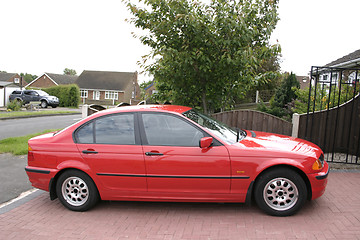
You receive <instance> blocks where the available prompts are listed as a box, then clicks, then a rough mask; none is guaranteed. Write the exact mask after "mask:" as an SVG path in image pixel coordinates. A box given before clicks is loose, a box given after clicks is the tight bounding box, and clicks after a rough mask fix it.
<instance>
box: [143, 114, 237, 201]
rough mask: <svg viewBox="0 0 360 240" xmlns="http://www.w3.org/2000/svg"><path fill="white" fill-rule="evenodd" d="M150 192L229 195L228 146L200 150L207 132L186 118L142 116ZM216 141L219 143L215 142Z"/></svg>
mask: <svg viewBox="0 0 360 240" xmlns="http://www.w3.org/2000/svg"><path fill="white" fill-rule="evenodd" d="M141 117H142V118H141V119H140V121H139V124H140V126H141V134H142V143H143V150H144V155H145V164H146V170H147V182H148V191H149V192H169V193H171V192H173V193H174V192H176V193H184V194H186V193H229V191H230V159H229V154H228V151H227V149H226V147H225V146H223V145H222V144H220V143H215V142H214V145H213V146H212V147H210V148H207V149H202V148H200V147H199V140H200V139H201V138H202V137H204V136H208V135H207V133H206V132H204V131H202V130H201V129H200V128H198V127H197V126H195V125H194V124H192V123H190V122H189V121H188V120H186V119H185V118H183V117H181V116H178V115H175V114H167V113H162V112H149V113H141ZM214 141H216V140H215V139H214Z"/></svg>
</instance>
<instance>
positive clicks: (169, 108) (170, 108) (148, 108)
mask: <svg viewBox="0 0 360 240" xmlns="http://www.w3.org/2000/svg"><path fill="white" fill-rule="evenodd" d="M189 110H191V108H190V107H185V106H178V105H136V106H124V107H117V108H111V109H108V110H104V111H100V112H98V113H97V114H100V115H102V113H103V114H109V113H118V112H137V111H141V112H153V111H157V112H158V111H160V112H174V113H180V114H181V113H184V112H186V111H189Z"/></svg>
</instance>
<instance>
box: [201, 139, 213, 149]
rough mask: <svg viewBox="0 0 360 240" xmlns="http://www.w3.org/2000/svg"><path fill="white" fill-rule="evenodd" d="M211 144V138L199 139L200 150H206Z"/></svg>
mask: <svg viewBox="0 0 360 240" xmlns="http://www.w3.org/2000/svg"><path fill="white" fill-rule="evenodd" d="M212 143H213V138H212V137H203V138H202V139H200V148H208V147H210V146H211V145H212Z"/></svg>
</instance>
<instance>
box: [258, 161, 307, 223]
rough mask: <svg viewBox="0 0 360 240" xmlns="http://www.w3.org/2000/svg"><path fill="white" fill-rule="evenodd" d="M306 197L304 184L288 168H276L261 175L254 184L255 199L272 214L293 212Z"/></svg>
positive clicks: (299, 177) (291, 213) (285, 214)
mask: <svg viewBox="0 0 360 240" xmlns="http://www.w3.org/2000/svg"><path fill="white" fill-rule="evenodd" d="M306 199H307V190H306V184H305V182H304V180H303V179H302V178H301V176H300V175H299V174H298V173H296V172H295V171H293V170H291V169H288V168H277V169H273V170H270V171H269V172H266V173H265V174H263V175H261V176H260V177H259V179H258V180H257V182H256V185H255V201H256V203H257V205H258V206H259V207H260V208H261V209H262V210H263V211H265V212H266V213H268V214H270V215H273V216H290V215H293V214H295V213H296V212H297V211H298V210H299V209H300V208H301V207H302V206H303V205H304V203H305V201H306Z"/></svg>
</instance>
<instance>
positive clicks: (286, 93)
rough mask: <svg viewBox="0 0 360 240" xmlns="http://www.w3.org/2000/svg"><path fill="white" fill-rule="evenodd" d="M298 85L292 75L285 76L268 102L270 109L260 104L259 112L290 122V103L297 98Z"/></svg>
mask: <svg viewBox="0 0 360 240" xmlns="http://www.w3.org/2000/svg"><path fill="white" fill-rule="evenodd" d="M299 88H300V83H299V81H298V80H297V79H296V75H295V74H293V73H290V74H285V75H284V80H283V81H282V83H281V85H280V87H279V88H277V89H276V92H275V95H274V97H273V98H272V99H271V100H270V107H266V106H265V105H264V104H260V106H259V108H258V109H259V110H260V111H263V112H267V113H270V114H273V115H275V116H278V117H282V118H285V119H286V120H290V119H291V117H292V106H291V104H292V102H293V101H294V100H295V99H296V98H297V91H298V90H299Z"/></svg>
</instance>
